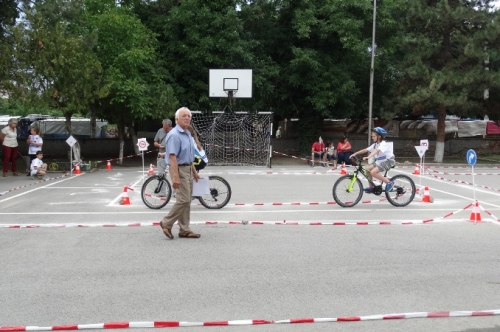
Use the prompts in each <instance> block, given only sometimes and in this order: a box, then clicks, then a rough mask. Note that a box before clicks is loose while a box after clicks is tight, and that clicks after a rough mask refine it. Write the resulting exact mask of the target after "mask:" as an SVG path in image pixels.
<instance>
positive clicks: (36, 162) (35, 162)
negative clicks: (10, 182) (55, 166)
mask: <svg viewBox="0 0 500 332" xmlns="http://www.w3.org/2000/svg"><path fill="white" fill-rule="evenodd" d="M42 166H43V160H41V159H38V158H35V159H33V161H32V162H31V167H30V170H31V172H33V171H37V170H38V169H41V168H42ZM35 167H37V168H35Z"/></svg>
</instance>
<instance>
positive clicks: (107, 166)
mask: <svg viewBox="0 0 500 332" xmlns="http://www.w3.org/2000/svg"><path fill="white" fill-rule="evenodd" d="M106 170H107V171H110V170H111V161H109V160H108V163H107V164H106Z"/></svg>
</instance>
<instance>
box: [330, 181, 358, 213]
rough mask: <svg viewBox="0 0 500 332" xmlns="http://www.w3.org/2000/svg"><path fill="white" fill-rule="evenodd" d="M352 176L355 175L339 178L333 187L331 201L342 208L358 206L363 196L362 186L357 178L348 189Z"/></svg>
mask: <svg viewBox="0 0 500 332" xmlns="http://www.w3.org/2000/svg"><path fill="white" fill-rule="evenodd" d="M353 176H356V175H344V176H341V177H340V178H339V179H338V180H337V181H336V182H335V184H334V185H333V199H334V200H335V202H337V204H338V205H340V206H342V207H352V206H354V205H356V204H358V203H359V201H360V200H361V197H362V196H363V186H362V185H361V181H360V180H359V179H358V178H356V180H355V182H354V183H353V185H352V188H351V189H349V186H350V184H351V181H352V178H353Z"/></svg>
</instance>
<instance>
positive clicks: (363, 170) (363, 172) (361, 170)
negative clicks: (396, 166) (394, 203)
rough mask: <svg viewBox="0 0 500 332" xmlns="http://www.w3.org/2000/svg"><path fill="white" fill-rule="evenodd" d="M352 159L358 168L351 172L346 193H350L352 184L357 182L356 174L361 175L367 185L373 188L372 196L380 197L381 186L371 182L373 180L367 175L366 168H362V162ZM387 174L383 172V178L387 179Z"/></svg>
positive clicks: (367, 170)
mask: <svg viewBox="0 0 500 332" xmlns="http://www.w3.org/2000/svg"><path fill="white" fill-rule="evenodd" d="M352 159H353V160H354V161H355V162H356V163H357V164H358V166H357V167H356V169H355V170H354V172H353V176H352V178H351V181H349V185H348V186H347V191H348V192H352V189H353V187H354V184H355V183H356V181H357V180H358V174H361V175H363V176H364V178H365V179H366V180H367V181H368V183H369V184H370V185H371V186H372V187H373V188H374V194H376V195H380V194H381V193H382V184H380V185H376V184H375V183H374V182H373V180H372V179H371V178H370V176H369V175H368V173H369V172H370V170H369V169H368V168H366V167H363V165H362V160H360V159H358V158H356V157H355V158H352ZM387 173H388V171H385V173H384V176H385V177H387Z"/></svg>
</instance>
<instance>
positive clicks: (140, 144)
mask: <svg viewBox="0 0 500 332" xmlns="http://www.w3.org/2000/svg"><path fill="white" fill-rule="evenodd" d="M137 146H138V147H139V151H146V150H147V149H148V146H149V143H148V141H147V140H146V139H145V138H139V139H138V140H137Z"/></svg>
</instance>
